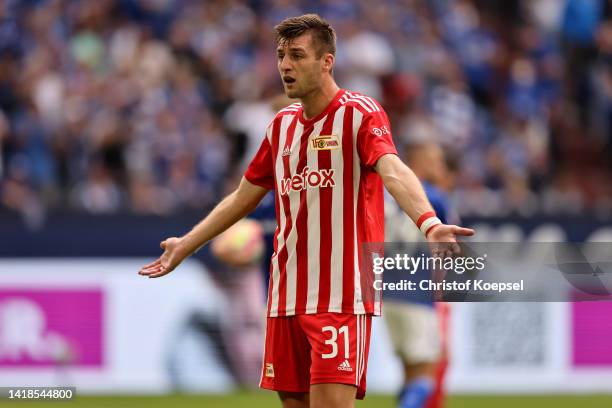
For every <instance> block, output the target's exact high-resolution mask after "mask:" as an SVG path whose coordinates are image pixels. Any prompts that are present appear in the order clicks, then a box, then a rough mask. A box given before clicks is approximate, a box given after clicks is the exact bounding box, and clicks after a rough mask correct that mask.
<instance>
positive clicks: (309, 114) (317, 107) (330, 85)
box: [300, 79, 340, 120]
mask: <svg viewBox="0 0 612 408" xmlns="http://www.w3.org/2000/svg"><path fill="white" fill-rule="evenodd" d="M339 90H340V87H339V86H338V85H337V84H336V82H335V81H334V80H333V79H330V80H329V81H326V82H325V83H324V84H323V86H322V87H321V88H319V89H318V90H316V91H314V92H312V93H310V94H308V95H306V96H304V97H303V98H301V99H300V101H301V102H302V107H303V109H304V112H303V117H304V119H306V120H309V119H312V118H314V117H315V116H317V115H319V114H320V113H321V112H323V110H324V109H325V108H327V106H328V105H329V104H330V103H331V101H332V100H333V99H334V97H335V96H336V94H337V93H338V91H339Z"/></svg>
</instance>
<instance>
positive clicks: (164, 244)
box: [159, 240, 166, 249]
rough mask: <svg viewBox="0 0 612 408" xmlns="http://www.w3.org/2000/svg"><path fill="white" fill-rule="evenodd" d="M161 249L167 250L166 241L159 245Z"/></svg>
mask: <svg viewBox="0 0 612 408" xmlns="http://www.w3.org/2000/svg"><path fill="white" fill-rule="evenodd" d="M159 247H160V248H161V249H166V240H163V241H162V242H160V243H159Z"/></svg>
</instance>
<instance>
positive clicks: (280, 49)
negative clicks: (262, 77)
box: [276, 47, 306, 54]
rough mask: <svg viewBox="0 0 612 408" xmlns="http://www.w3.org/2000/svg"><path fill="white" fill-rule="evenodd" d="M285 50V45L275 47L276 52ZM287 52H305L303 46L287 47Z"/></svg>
mask: <svg viewBox="0 0 612 408" xmlns="http://www.w3.org/2000/svg"><path fill="white" fill-rule="evenodd" d="M284 51H285V47H278V48H277V49H276V53H277V54H280V53H281V52H284ZM288 51H289V52H306V49H305V48H304V47H289V49H288Z"/></svg>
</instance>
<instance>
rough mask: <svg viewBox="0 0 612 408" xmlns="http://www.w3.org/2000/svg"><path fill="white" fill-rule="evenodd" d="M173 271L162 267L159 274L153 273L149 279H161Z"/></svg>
mask: <svg viewBox="0 0 612 408" xmlns="http://www.w3.org/2000/svg"><path fill="white" fill-rule="evenodd" d="M171 271H172V269H169V268H164V267H163V266H162V267H160V269H159V270H158V271H157V272H155V273H152V274H151V275H149V278H161V277H162V276H164V275H167V274H168V273H170V272H171Z"/></svg>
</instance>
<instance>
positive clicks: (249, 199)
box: [138, 177, 268, 278]
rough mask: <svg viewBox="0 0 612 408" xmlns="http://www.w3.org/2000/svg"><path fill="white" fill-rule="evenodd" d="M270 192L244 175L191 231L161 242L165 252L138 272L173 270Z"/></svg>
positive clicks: (161, 273) (159, 273)
mask: <svg viewBox="0 0 612 408" xmlns="http://www.w3.org/2000/svg"><path fill="white" fill-rule="evenodd" d="M267 192H268V189H266V188H264V187H260V186H258V185H255V184H253V183H251V182H250V181H249V180H247V179H246V178H245V177H243V178H242V180H241V181H240V185H239V186H238V188H237V189H236V190H235V191H234V192H232V193H231V194H230V195H228V196H227V197H225V198H224V199H223V200H222V201H221V202H220V203H219V204H217V206H216V207H215V208H214V209H213V210H212V211H211V212H210V214H208V215H207V216H206V217H205V218H204V219H203V220H202V221H200V222H199V223H198V224H197V225H196V226H195V227H193V229H192V230H191V231H190V232H189V233H187V234H186V235H184V236H182V237H178V238H177V237H172V238H168V239H166V240H164V241H162V243H161V244H160V246H161V248H162V249H163V250H164V253H163V254H162V255H161V256H160V257H159V258H158V259H156V260H155V261H153V262H151V263H150V264H147V265H145V266H143V267H142V268H141V269H140V271H138V274H139V275H142V276H147V277H149V278H159V277H160V276H164V275H166V274H168V273H170V272H172V270H174V268H176V267H177V266H178V265H179V264H180V263H181V262H182V261H183V260H184V259H185V258H187V257H188V256H190V255H191V254H193V253H194V252H195V251H197V250H198V249H199V248H201V247H202V246H203V245H204V244H206V243H207V242H208V241H210V240H211V239H213V238H214V237H216V236H217V235H219V234H220V233H222V232H223V231H225V230H226V229H228V228H229V227H231V226H232V225H234V224H235V223H236V222H237V221H238V220H240V219H242V218H243V217H245V216H246V215H247V214H249V213H250V212H251V211H253V210H254V209H255V207H257V205H258V204H259V202H260V201H261V200H262V199H263V197H264V196H265V195H266V193H267Z"/></svg>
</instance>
